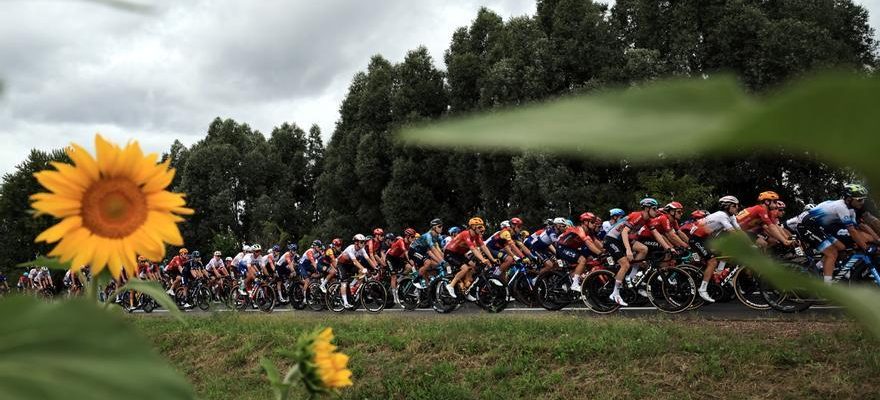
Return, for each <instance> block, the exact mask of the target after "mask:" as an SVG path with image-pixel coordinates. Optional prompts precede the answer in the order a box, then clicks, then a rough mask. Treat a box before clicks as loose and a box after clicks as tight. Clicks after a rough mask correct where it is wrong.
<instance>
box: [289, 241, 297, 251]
mask: <svg viewBox="0 0 880 400" xmlns="http://www.w3.org/2000/svg"><path fill="white" fill-rule="evenodd" d="M297 249H299V246H297V245H296V243H291V244H288V245H287V250H290V251H296V250H297Z"/></svg>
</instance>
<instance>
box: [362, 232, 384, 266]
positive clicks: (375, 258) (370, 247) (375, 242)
mask: <svg viewBox="0 0 880 400" xmlns="http://www.w3.org/2000/svg"><path fill="white" fill-rule="evenodd" d="M384 241H385V231H384V230H382V228H376V229H373V237H372V238H368V239H367V244H366V249H367V255H368V256H369V259H370V261H372V264H374V265H381V266H383V267H385V266H386V265H385V254H384V253H383V251H382V245H383V242H384Z"/></svg>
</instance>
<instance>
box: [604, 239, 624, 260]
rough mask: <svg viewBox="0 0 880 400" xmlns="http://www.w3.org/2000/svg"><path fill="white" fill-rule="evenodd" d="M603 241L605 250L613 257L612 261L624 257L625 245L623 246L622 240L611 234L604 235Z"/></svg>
mask: <svg viewBox="0 0 880 400" xmlns="http://www.w3.org/2000/svg"><path fill="white" fill-rule="evenodd" d="M603 243H604V244H605V250H607V251H608V254H610V255H611V257H612V258H614V261H617V260H620V259H621V258H624V257H626V247H623V241H622V240H620V239H618V238H615V237H611V236H605V240H604V241H603Z"/></svg>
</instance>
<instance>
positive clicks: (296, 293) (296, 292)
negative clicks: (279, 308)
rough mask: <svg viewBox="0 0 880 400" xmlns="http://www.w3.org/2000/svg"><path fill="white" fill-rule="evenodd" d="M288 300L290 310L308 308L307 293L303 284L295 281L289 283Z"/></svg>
mask: <svg viewBox="0 0 880 400" xmlns="http://www.w3.org/2000/svg"><path fill="white" fill-rule="evenodd" d="M287 300H288V301H290V308H292V309H294V310H302V309H304V308H306V292H304V291H303V287H302V282H300V281H299V280H295V281H292V282H290V283H289V286H288V288H287Z"/></svg>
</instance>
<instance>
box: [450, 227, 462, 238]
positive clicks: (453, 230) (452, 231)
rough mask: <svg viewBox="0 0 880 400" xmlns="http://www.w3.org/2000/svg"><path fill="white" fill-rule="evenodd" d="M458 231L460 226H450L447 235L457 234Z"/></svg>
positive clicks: (459, 231)
mask: <svg viewBox="0 0 880 400" xmlns="http://www.w3.org/2000/svg"><path fill="white" fill-rule="evenodd" d="M459 233H461V228H459V227H457V226H453V227H452V228H449V236H455V235H458V234H459Z"/></svg>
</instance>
